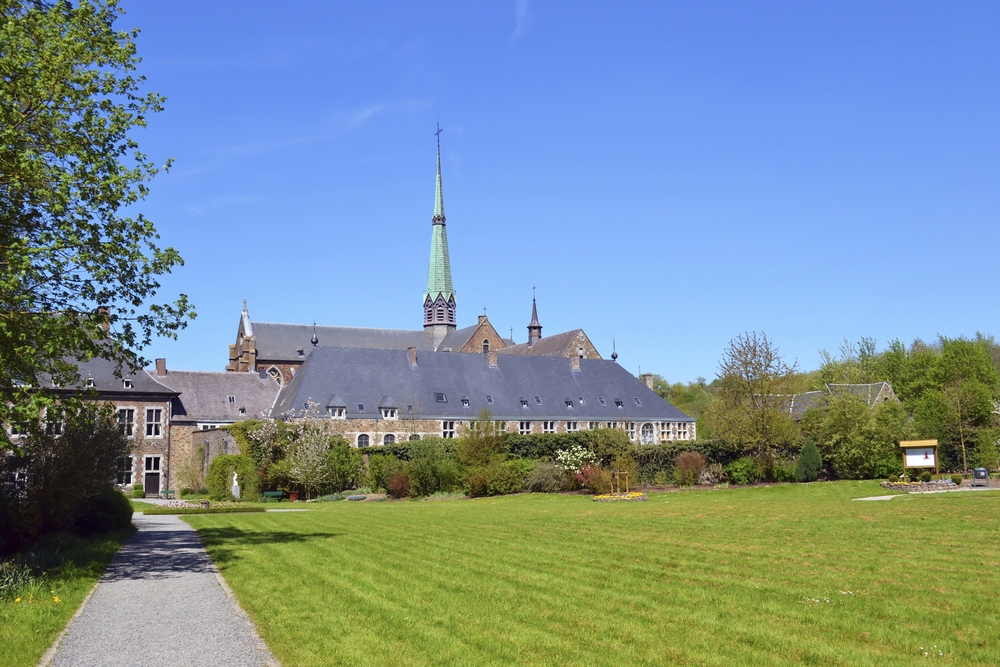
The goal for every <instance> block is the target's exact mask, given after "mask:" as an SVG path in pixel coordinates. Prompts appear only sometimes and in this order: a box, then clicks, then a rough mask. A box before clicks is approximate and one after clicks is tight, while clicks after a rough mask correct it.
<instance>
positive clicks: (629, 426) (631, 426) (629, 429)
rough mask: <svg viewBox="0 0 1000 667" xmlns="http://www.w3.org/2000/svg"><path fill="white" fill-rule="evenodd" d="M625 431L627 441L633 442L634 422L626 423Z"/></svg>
mask: <svg viewBox="0 0 1000 667" xmlns="http://www.w3.org/2000/svg"><path fill="white" fill-rule="evenodd" d="M625 430H626V431H627V432H628V439H629V440H635V422H628V423H627V424H626V426H625Z"/></svg>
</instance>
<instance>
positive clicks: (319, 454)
mask: <svg viewBox="0 0 1000 667" xmlns="http://www.w3.org/2000/svg"><path fill="white" fill-rule="evenodd" d="M336 440H337V438H336V437H334V436H331V435H328V434H327V433H326V432H325V431H324V429H323V427H322V426H321V425H318V424H311V423H309V424H305V425H304V426H303V429H302V435H301V436H300V437H299V439H298V441H297V442H296V443H295V445H294V446H293V448H292V451H291V455H290V456H289V457H288V460H289V461H290V464H289V474H290V476H291V478H292V480H294V481H295V482H296V483H297V484H301V485H302V487H303V488H304V489H305V490H306V499H310V498H312V494H314V493H317V492H318V491H319V490H320V489H321V488H322V487H324V486H326V485H327V484H329V483H330V482H331V481H332V480H333V477H334V470H333V467H332V466H330V461H329V457H328V456H327V453H328V452H329V451H330V449H331V448H332V447H333V445H334V442H335V441H336Z"/></svg>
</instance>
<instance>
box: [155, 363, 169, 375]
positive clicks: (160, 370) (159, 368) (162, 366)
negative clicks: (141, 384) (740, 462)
mask: <svg viewBox="0 0 1000 667" xmlns="http://www.w3.org/2000/svg"><path fill="white" fill-rule="evenodd" d="M166 374H167V360H166V359H157V360H156V375H157V377H164V376H166Z"/></svg>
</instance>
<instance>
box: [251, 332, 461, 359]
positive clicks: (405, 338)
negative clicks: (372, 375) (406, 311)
mask: <svg viewBox="0 0 1000 667" xmlns="http://www.w3.org/2000/svg"><path fill="white" fill-rule="evenodd" d="M252 328H253V333H254V336H256V340H257V360H258V363H263V362H264V361H268V360H269V361H302V360H303V359H304V358H305V357H306V356H308V355H309V353H310V351H311V350H312V349H313V344H312V342H311V340H312V336H313V328H314V327H313V325H312V324H277V323H274V322H253V323H252ZM315 331H316V337H317V338H319V344H320V346H322V347H364V348H372V349H379V350H405V349H406V348H408V347H415V348H417V349H418V350H430V349H432V346H431V341H430V338H428V337H427V335H426V334H425V333H424V332H423V330H422V329H421V330H418V331H410V330H406V329H365V328H362V327H331V326H316V327H315ZM470 335H471V334H470ZM299 350H302V354H299Z"/></svg>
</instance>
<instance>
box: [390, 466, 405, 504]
mask: <svg viewBox="0 0 1000 667" xmlns="http://www.w3.org/2000/svg"><path fill="white" fill-rule="evenodd" d="M387 490H388V491H389V495H390V496H392V497H393V498H405V497H406V496H408V495H410V476H409V475H407V474H406V471H405V470H400V471H399V472H397V473H395V474H394V475H393V476H392V477H391V478H390V479H389V488H388V489H387Z"/></svg>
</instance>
